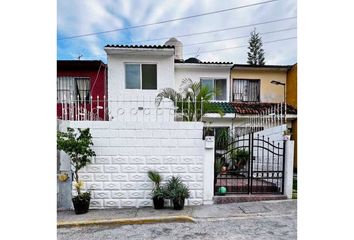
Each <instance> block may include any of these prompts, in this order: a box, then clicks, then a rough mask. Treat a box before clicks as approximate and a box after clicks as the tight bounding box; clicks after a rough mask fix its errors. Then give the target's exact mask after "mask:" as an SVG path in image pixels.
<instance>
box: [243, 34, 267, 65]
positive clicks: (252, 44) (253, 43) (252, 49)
mask: <svg viewBox="0 0 354 240" xmlns="http://www.w3.org/2000/svg"><path fill="white" fill-rule="evenodd" d="M248 43H249V46H248V49H249V51H248V53H247V55H248V60H247V63H248V64H251V65H264V64H265V58H264V50H263V48H262V46H263V44H262V38H261V37H260V36H259V33H257V32H256V29H255V30H253V32H251V37H250V39H249V40H248Z"/></svg>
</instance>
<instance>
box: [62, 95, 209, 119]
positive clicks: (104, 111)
mask: <svg viewBox="0 0 354 240" xmlns="http://www.w3.org/2000/svg"><path fill="white" fill-rule="evenodd" d="M202 109H203V101H185V102H183V101H179V102H173V101H172V100H170V99H167V98H165V99H163V100H162V101H161V103H160V104H159V105H158V104H156V102H155V98H152V97H151V98H136V99H118V100H108V99H107V97H106V96H103V97H100V96H96V97H93V96H90V97H89V99H88V100H87V101H85V100H82V99H80V98H79V96H77V97H75V98H74V97H73V96H71V97H70V99H65V96H64V99H62V100H61V101H59V102H58V103H57V118H58V119H62V120H70V121H111V120H114V121H123V122H125V121H142V122H151V121H154V122H156V121H157V122H171V121H201V116H202V115H203V110H202Z"/></svg>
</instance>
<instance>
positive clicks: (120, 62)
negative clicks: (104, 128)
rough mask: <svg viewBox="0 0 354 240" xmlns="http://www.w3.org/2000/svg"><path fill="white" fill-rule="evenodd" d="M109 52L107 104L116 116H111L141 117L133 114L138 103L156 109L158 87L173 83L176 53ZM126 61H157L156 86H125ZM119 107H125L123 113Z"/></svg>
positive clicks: (116, 117) (118, 117)
mask: <svg viewBox="0 0 354 240" xmlns="http://www.w3.org/2000/svg"><path fill="white" fill-rule="evenodd" d="M107 56H108V99H109V105H108V107H109V110H110V113H111V115H112V116H113V119H112V120H119V119H120V120H122V119H124V120H122V121H139V120H138V119H137V118H138V117H136V116H134V114H133V113H135V112H136V111H137V110H138V109H137V107H144V108H146V109H153V110H156V106H155V103H154V100H155V97H156V96H157V94H158V92H159V90H161V89H163V88H166V87H170V88H173V87H174V66H173V64H174V57H173V54H172V55H167V56H160V55H151V56H149V55H127V54H108V55H107ZM125 63H152V64H157V90H142V89H125ZM119 108H122V109H123V110H125V111H124V114H123V116H122V114H121V111H120V112H119V111H118V109H119ZM138 115H139V114H138ZM130 117H132V118H130ZM135 118H136V120H134V119H135ZM153 119H156V118H153Z"/></svg>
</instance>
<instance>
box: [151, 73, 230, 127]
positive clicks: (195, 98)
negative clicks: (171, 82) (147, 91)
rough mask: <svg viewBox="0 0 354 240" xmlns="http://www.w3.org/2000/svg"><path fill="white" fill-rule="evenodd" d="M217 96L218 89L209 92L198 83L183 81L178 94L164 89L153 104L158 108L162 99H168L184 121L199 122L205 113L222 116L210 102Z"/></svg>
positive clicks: (218, 109) (219, 110)
mask: <svg viewBox="0 0 354 240" xmlns="http://www.w3.org/2000/svg"><path fill="white" fill-rule="evenodd" d="M219 94H220V90H219V89H216V90H215V91H211V90H210V89H209V88H208V87H206V86H202V85H201V83H200V82H198V83H196V82H193V81H192V80H190V79H183V80H182V83H181V86H180V89H179V92H177V91H176V90H174V89H172V88H164V89H162V90H161V91H160V93H159V94H158V95H157V96H156V98H155V103H156V105H157V106H159V105H160V104H161V102H162V100H163V99H165V98H168V99H170V100H171V101H172V102H173V103H174V105H175V106H177V108H178V110H177V111H178V112H179V113H181V114H182V118H183V120H184V121H200V120H201V117H202V114H205V113H219V114H220V115H223V114H224V112H223V110H222V109H221V108H220V107H219V106H217V105H215V104H212V103H211V102H210V101H211V100H212V99H213V96H214V95H216V96H218V95H219ZM202 99H203V100H202ZM182 109H183V112H182Z"/></svg>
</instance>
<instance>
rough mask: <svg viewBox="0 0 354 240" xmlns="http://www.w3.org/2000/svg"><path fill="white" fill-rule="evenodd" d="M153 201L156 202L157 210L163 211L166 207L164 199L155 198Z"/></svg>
mask: <svg viewBox="0 0 354 240" xmlns="http://www.w3.org/2000/svg"><path fill="white" fill-rule="evenodd" d="M152 201H153V202H154V208H155V209H162V208H163V207H164V203H165V200H164V199H163V198H158V197H153V198H152Z"/></svg>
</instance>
